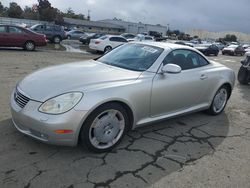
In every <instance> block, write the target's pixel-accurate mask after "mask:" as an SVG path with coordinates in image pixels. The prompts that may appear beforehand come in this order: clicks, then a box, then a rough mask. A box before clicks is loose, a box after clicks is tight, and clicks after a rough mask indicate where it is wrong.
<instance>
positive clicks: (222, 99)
mask: <svg viewBox="0 0 250 188" xmlns="http://www.w3.org/2000/svg"><path fill="white" fill-rule="evenodd" d="M229 96H230V93H229V89H228V87H226V86H225V85H223V86H221V87H220V88H219V89H218V90H217V91H216V93H215V95H214V98H213V101H212V103H211V106H210V107H209V109H208V110H207V112H208V113H209V114H211V115H218V114H220V113H221V112H223V110H224V109H225V107H226V105H227V101H228V98H229Z"/></svg>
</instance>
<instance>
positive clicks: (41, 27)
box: [31, 25, 44, 31]
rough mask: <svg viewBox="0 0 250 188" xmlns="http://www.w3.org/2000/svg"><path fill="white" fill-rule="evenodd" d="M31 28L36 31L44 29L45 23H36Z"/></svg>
mask: <svg viewBox="0 0 250 188" xmlns="http://www.w3.org/2000/svg"><path fill="white" fill-rule="evenodd" d="M31 29H33V30H35V31H43V30H44V25H34V26H32V27H31Z"/></svg>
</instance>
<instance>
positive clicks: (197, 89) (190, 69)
mask: <svg viewBox="0 0 250 188" xmlns="http://www.w3.org/2000/svg"><path fill="white" fill-rule="evenodd" d="M199 56H200V55H199V54H198V53H196V52H194V51H191V50H186V49H184V50H182V49H181V50H174V51H172V52H170V53H169V54H168V55H167V56H166V58H165V59H164V61H163V65H166V64H170V63H171V64H176V65H179V66H180V67H181V68H182V71H181V73H178V74H171V73H165V74H161V73H158V74H156V75H155V77H154V79H153V83H152V94H151V117H157V116H161V115H168V114H173V113H178V112H180V111H183V110H186V109H188V108H191V107H194V106H198V105H199V103H200V101H201V100H200V99H201V96H202V95H203V93H204V92H206V91H207V88H208V86H207V82H208V78H209V75H208V72H207V68H206V66H207V65H208V64H209V62H207V61H203V62H200V59H199V58H200V57H201V56H200V57H199ZM202 58H203V57H202ZM203 59H204V58H203Z"/></svg>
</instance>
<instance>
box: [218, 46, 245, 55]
mask: <svg viewBox="0 0 250 188" xmlns="http://www.w3.org/2000/svg"><path fill="white" fill-rule="evenodd" d="M225 54H228V55H241V56H243V55H244V54H245V49H244V48H243V47H242V46H239V45H235V44H233V45H230V46H228V47H225V48H223V50H222V55H225Z"/></svg>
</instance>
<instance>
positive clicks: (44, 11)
mask: <svg viewBox="0 0 250 188" xmlns="http://www.w3.org/2000/svg"><path fill="white" fill-rule="evenodd" d="M37 9H38V13H39V19H40V20H43V21H50V22H51V21H54V20H55V18H56V15H57V9H55V8H53V7H52V6H51V4H50V2H49V1H48V0H38V6H37Z"/></svg>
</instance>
